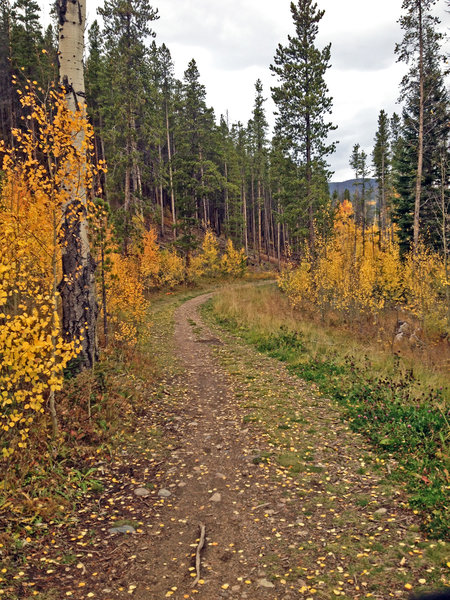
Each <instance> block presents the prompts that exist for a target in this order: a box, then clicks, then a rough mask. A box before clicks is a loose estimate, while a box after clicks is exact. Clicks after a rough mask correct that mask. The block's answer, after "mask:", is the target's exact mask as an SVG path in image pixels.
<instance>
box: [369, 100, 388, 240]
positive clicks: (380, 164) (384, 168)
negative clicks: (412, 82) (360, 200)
mask: <svg viewBox="0 0 450 600" xmlns="http://www.w3.org/2000/svg"><path fill="white" fill-rule="evenodd" d="M390 160H391V156H390V132H389V118H388V115H387V113H386V111H384V110H381V111H380V114H379V115H378V129H377V132H376V134H375V145H374V148H373V154H372V162H373V166H374V170H375V177H376V179H377V183H378V214H379V227H380V233H381V237H382V238H384V237H385V236H386V228H387V215H388V203H389V175H390Z"/></svg>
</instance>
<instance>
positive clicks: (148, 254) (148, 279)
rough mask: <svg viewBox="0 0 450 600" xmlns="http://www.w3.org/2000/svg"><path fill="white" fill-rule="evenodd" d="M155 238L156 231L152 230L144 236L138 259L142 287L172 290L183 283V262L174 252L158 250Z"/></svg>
mask: <svg viewBox="0 0 450 600" xmlns="http://www.w3.org/2000/svg"><path fill="white" fill-rule="evenodd" d="M156 237H157V236H156V231H155V229H153V228H151V229H150V231H148V232H147V233H146V234H145V235H144V240H143V242H144V244H143V251H142V255H141V257H140V260H141V274H142V277H143V280H144V285H145V288H146V289H150V288H152V287H157V288H161V287H168V288H173V287H175V286H176V285H178V284H180V283H182V282H183V281H184V278H185V268H184V262H183V259H182V258H181V256H179V255H178V254H177V253H176V252H175V251H172V250H160V248H159V246H158V243H157V241H156Z"/></svg>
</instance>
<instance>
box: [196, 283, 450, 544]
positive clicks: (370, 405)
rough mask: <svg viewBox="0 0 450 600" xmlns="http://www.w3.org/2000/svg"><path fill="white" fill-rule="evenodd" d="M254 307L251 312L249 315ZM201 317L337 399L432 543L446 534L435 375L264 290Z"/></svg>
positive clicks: (217, 305)
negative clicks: (309, 318)
mask: <svg viewBox="0 0 450 600" xmlns="http://www.w3.org/2000/svg"><path fill="white" fill-rule="evenodd" d="M250 307H252V309H250ZM205 310H209V311H210V312H211V313H212V314H213V316H214V318H215V320H216V322H217V323H218V324H219V325H221V326H222V327H224V328H226V329H228V330H229V331H231V332H232V333H234V334H237V335H239V336H240V337H241V338H243V339H244V340H245V341H246V342H248V343H250V344H253V345H254V346H256V348H257V349H258V350H259V351H261V352H263V353H266V354H268V355H269V356H271V357H273V358H276V359H278V360H281V361H283V362H285V363H286V365H287V368H288V370H289V371H290V372H291V373H294V374H295V375H297V376H299V377H301V378H302V379H304V380H306V381H309V382H312V383H314V384H315V385H316V386H317V387H318V389H319V390H320V392H321V393H322V394H323V395H326V396H328V397H330V398H332V399H334V400H336V401H337V402H338V403H339V405H340V406H341V407H342V408H343V410H344V415H345V417H346V418H347V419H348V421H349V423H350V425H351V427H352V429H353V430H354V431H358V432H360V433H363V434H364V435H365V436H366V437H367V438H368V439H369V440H370V441H371V442H372V443H373V444H374V446H375V447H376V448H377V451H378V452H379V453H380V455H382V456H389V457H390V459H391V460H394V461H395V462H396V464H397V465H398V468H397V469H395V470H394V471H393V472H392V474H391V477H392V478H393V479H395V480H398V481H400V482H402V483H403V484H405V485H406V487H407V491H408V493H409V502H410V505H411V508H412V509H413V510H415V511H417V512H419V513H420V514H421V516H422V518H423V525H424V529H425V530H426V531H427V533H428V534H429V535H430V536H432V537H436V538H445V537H446V536H448V532H449V530H450V511H449V502H450V498H449V490H450V486H449V484H450V476H449V470H450V456H449V442H450V436H449V432H450V425H449V420H450V410H449V408H450V407H449V406H448V403H446V401H445V397H446V393H447V392H448V388H446V387H445V386H438V385H436V382H439V379H434V378H433V376H432V374H431V375H430V377H429V378H426V377H425V376H424V373H423V371H422V370H421V369H414V366H413V367H411V366H410V365H405V364H401V362H400V359H398V358H397V357H386V356H384V357H383V356H380V354H379V353H377V352H376V351H375V350H374V349H373V348H370V345H367V346H366V347H365V348H363V347H361V346H360V345H355V344H352V343H351V341H350V340H349V339H348V338H346V337H345V336H344V337H340V338H339V336H337V337H336V336H335V337H334V338H333V337H332V334H330V332H326V331H320V328H318V326H317V324H313V325H311V324H308V323H302V322H300V321H299V320H298V318H297V315H296V314H295V313H294V312H293V311H292V310H291V309H290V308H289V307H288V306H287V304H286V303H285V302H284V298H283V297H282V295H281V294H280V293H279V292H278V291H277V290H275V289H273V288H269V287H268V286H265V287H261V288H259V289H246V290H244V289H242V290H240V291H239V293H236V292H235V291H233V290H229V291H227V292H226V293H222V294H221V296H220V297H216V298H215V299H214V300H213V301H212V302H210V303H209V306H207V307H206V309H205Z"/></svg>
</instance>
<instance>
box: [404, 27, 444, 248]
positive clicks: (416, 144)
mask: <svg viewBox="0 0 450 600" xmlns="http://www.w3.org/2000/svg"><path fill="white" fill-rule="evenodd" d="M439 40H440V34H438V33H436V32H435V31H434V29H433V28H432V27H431V26H427V28H426V32H425V34H424V43H423V66H422V79H423V83H422V86H421V83H420V81H421V75H420V70H419V68H418V66H417V65H416V66H415V67H413V68H411V71H410V79H409V80H408V82H407V84H406V83H405V84H404V90H403V92H404V99H405V106H404V109H403V112H402V123H401V126H400V135H397V140H396V141H394V142H393V148H394V152H393V167H394V173H393V180H394V186H395V190H396V192H397V195H396V197H395V211H394V220H395V221H396V223H397V224H398V226H399V237H400V243H401V250H402V252H403V253H406V252H408V250H409V248H410V246H411V245H412V246H413V248H415V247H416V243H415V236H417V223H418V224H419V227H420V232H421V237H422V239H423V240H424V241H425V243H427V244H428V245H431V246H434V247H435V248H439V244H440V242H439V240H440V237H441V235H440V233H439V231H440V229H441V226H440V225H439V224H438V223H437V221H436V218H435V214H434V209H435V205H436V190H437V189H438V188H439V187H440V181H441V169H440V164H441V158H440V156H441V152H440V150H439V149H440V148H443V147H446V144H447V141H446V140H447V122H448V112H449V97H448V91H447V90H446V87H445V83H444V79H443V73H442V64H443V59H442V56H441V55H440V51H439ZM421 88H423V100H422V102H421V92H420V90H421ZM421 105H422V111H423V114H422V117H421ZM420 138H421V140H422V143H420ZM447 151H448V150H447ZM419 155H420V162H421V178H420V203H419V205H418V204H417V172H418V171H417V165H418V162H419ZM444 185H445V184H444ZM418 207H419V217H420V219H419V221H418V222H417V208H418Z"/></svg>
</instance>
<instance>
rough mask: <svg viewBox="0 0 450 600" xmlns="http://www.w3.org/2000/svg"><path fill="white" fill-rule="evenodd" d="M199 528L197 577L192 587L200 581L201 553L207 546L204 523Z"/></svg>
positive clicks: (196, 560) (196, 556)
mask: <svg viewBox="0 0 450 600" xmlns="http://www.w3.org/2000/svg"><path fill="white" fill-rule="evenodd" d="M199 527H200V540H199V542H198V546H197V552H196V553H195V571H196V573H197V576H196V578H195V579H194V583H193V584H192V587H194V586H196V585H197V583H198V582H199V581H200V567H201V558H200V553H201V551H202V549H203V546H204V545H205V537H206V527H205V526H204V525H203V523H199Z"/></svg>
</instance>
